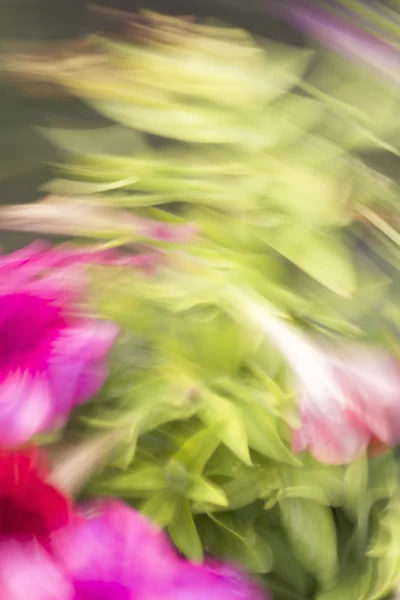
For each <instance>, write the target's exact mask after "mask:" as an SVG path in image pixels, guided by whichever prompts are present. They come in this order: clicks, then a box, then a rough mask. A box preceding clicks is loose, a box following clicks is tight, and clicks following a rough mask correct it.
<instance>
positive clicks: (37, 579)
mask: <svg viewBox="0 0 400 600" xmlns="http://www.w3.org/2000/svg"><path fill="white" fill-rule="evenodd" d="M0 590H1V598H2V600H25V599H26V598H29V600H132V599H135V600H204V598H207V600H262V598H264V597H265V596H264V595H263V594H262V593H261V591H260V589H259V588H258V587H257V586H255V584H254V583H252V582H251V581H250V580H249V579H248V578H247V577H246V576H245V575H244V574H242V573H240V572H239V571H238V570H236V569H233V568H231V567H229V566H227V565H224V564H222V563H215V564H212V563H209V564H205V565H195V564H192V563H190V562H188V561H185V560H184V559H182V558H180V557H179V556H178V555H177V554H176V553H175V551H174V549H173V547H172V545H171V544H170V543H169V541H168V539H167V538H166V536H165V535H164V534H163V533H162V532H161V531H160V530H158V529H157V528H156V527H155V526H154V525H153V524H152V523H150V522H149V521H148V520H147V519H145V518H144V517H143V516H142V515H140V514H139V513H138V512H136V511H134V510H133V509H132V508H130V507H128V506H126V505H124V504H122V503H120V502H118V501H113V500H112V501H106V502H97V503H94V504H92V505H90V506H88V507H87V509H86V511H84V512H83V514H81V515H80V516H79V515H78V517H77V519H76V520H73V521H72V522H71V523H70V524H69V525H68V526H66V527H65V528H63V529H58V530H57V531H56V532H55V533H54V536H53V539H52V552H51V554H50V553H47V552H46V551H45V550H44V549H43V548H42V547H41V546H40V545H39V546H38V545H35V546H33V544H31V543H30V542H21V541H17V540H7V541H0ZM27 590H29V594H27Z"/></svg>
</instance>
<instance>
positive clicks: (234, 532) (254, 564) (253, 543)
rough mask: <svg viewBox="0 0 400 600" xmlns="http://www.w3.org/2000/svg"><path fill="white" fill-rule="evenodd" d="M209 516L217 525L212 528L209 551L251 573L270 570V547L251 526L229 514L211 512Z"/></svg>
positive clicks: (271, 561)
mask: <svg viewBox="0 0 400 600" xmlns="http://www.w3.org/2000/svg"><path fill="white" fill-rule="evenodd" d="M210 518H211V519H212V521H213V522H214V523H215V525H216V526H217V527H216V528H214V529H213V530H212V535H211V540H212V543H211V547H210V548H209V550H210V551H211V552H213V553H214V554H216V555H217V556H220V557H221V558H222V557H226V558H227V559H230V560H232V561H234V562H236V563H238V564H240V565H242V567H243V568H244V569H247V570H249V571H250V572H251V573H267V572H268V571H270V570H271V568H272V565H273V554H272V551H271V548H270V547H269V545H268V542H267V540H265V539H264V538H263V537H261V536H259V535H258V534H257V533H256V531H255V530H254V528H253V527H251V526H249V525H247V524H244V523H241V522H240V521H239V520H238V519H237V518H235V517H234V516H233V515H230V514H229V515H228V514H218V516H216V515H215V514H213V515H210Z"/></svg>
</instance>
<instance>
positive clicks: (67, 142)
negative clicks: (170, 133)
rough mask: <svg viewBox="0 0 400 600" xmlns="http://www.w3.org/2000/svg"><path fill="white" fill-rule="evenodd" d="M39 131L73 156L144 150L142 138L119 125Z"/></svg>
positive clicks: (40, 129) (54, 128)
mask: <svg viewBox="0 0 400 600" xmlns="http://www.w3.org/2000/svg"><path fill="white" fill-rule="evenodd" d="M39 131H40V133H41V134H42V135H44V136H45V137H46V138H47V139H49V140H50V141H51V142H53V144H55V145H56V146H58V147H59V148H61V149H62V150H65V151H66V152H70V153H73V154H92V153H94V154H112V155H121V154H133V153H136V152H142V151H144V150H146V148H147V145H146V144H145V142H144V139H143V137H142V136H141V135H140V134H139V133H138V132H136V131H132V129H126V128H124V127H120V126H119V125H113V126H111V127H110V126H108V127H100V128H97V129H94V128H92V129H83V128H82V127H79V129H73V128H72V127H67V128H65V127H51V128H46V129H42V128H39Z"/></svg>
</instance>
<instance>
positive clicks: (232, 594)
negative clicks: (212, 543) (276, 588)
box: [160, 562, 267, 600]
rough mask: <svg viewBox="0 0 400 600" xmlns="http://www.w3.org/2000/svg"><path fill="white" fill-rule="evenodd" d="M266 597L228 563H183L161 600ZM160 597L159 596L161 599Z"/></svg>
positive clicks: (224, 599) (246, 599)
mask: <svg viewBox="0 0 400 600" xmlns="http://www.w3.org/2000/svg"><path fill="white" fill-rule="evenodd" d="M204 598H206V599H207V600H263V599H264V600H267V596H266V594H263V593H262V592H261V589H260V588H259V587H257V586H256V585H255V584H254V583H253V582H252V581H251V580H250V579H248V578H247V577H246V576H245V575H244V574H243V573H242V572H240V571H238V570H237V569H235V568H232V567H231V566H230V565H226V564H224V563H218V562H209V563H206V564H204V565H195V564H192V563H189V562H187V563H184V564H182V566H181V568H180V569H179V570H178V571H177V573H176V578H175V580H174V582H173V585H172V586H171V589H170V591H169V593H168V594H167V595H165V596H164V597H163V600H204ZM160 600H161V599H160Z"/></svg>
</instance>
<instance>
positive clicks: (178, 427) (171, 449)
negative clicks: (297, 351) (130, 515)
mask: <svg viewBox="0 0 400 600" xmlns="http://www.w3.org/2000/svg"><path fill="white" fill-rule="evenodd" d="M137 32H138V36H137V39H135V40H132V43H128V42H124V43H122V42H120V41H115V40H105V39H96V40H94V41H93V44H94V47H95V49H96V52H97V54H98V58H99V60H98V61H95V62H94V63H91V64H90V67H87V66H85V65H86V63H85V62H84V61H82V64H80V65H79V64H77V65H75V67H74V68H73V69H69V70H65V69H64V70H63V69H62V68H57V66H56V65H54V69H53V77H54V80H56V81H57V83H58V84H59V85H62V86H65V87H66V88H68V90H69V91H70V92H72V93H73V94H76V95H77V96H79V97H80V98H82V99H84V100H85V101H86V102H87V103H88V104H89V105H91V106H92V107H93V108H94V109H96V110H97V111H98V112H100V113H101V114H102V115H104V116H106V117H108V118H109V119H110V120H111V121H114V122H115V124H113V125H110V126H109V127H106V128H104V129H103V130H99V131H97V132H96V133H95V134H93V131H87V132H85V131H79V130H77V131H75V132H73V131H72V130H70V129H68V128H63V127H60V126H57V124H56V125H55V126H54V127H52V128H50V129H48V130H47V131H46V132H45V135H47V136H48V137H49V138H50V139H51V140H52V141H53V142H55V143H56V144H58V145H59V146H60V147H61V148H62V149H63V150H64V151H65V162H64V163H63V164H62V165H60V166H59V168H58V178H57V179H54V180H53V181H51V182H50V183H49V184H48V185H47V186H46V190H47V191H49V192H52V193H55V194H58V195H62V196H65V197H66V198H68V197H71V198H74V197H84V198H85V202H86V203H87V206H89V207H90V206H92V207H93V209H95V208H96V207H99V206H101V207H104V206H107V207H112V208H115V209H121V208H123V209H125V210H128V211H132V212H134V213H135V214H136V215H138V216H145V217H152V218H155V219H157V220H158V221H163V222H166V223H169V222H179V223H182V222H183V223H185V222H186V223H194V224H195V225H196V226H197V229H198V236H197V238H196V239H194V240H193V241H192V242H189V243H188V244H185V245H183V244H182V245H181V246H179V245H178V244H177V243H168V242H166V243H165V244H164V245H163V246H162V248H161V249H160V248H158V250H159V251H160V256H161V257H162V259H161V264H160V266H159V267H158V268H157V269H156V271H155V273H154V274H152V275H149V274H148V273H143V272H141V271H140V270H137V271H133V270H132V269H131V268H126V269H123V268H121V270H120V271H116V269H115V268H113V269H110V270H108V269H103V268H101V269H94V271H93V295H94V297H95V298H96V302H97V307H98V309H99V311H100V312H101V313H102V314H104V315H105V316H107V317H108V318H111V319H113V320H115V321H116V322H118V323H119V324H120V325H121V328H122V331H123V334H122V335H121V337H120V340H119V342H118V345H117V346H116V348H115V351H114V358H113V365H112V371H111V377H110V379H109V381H108V383H107V385H106V387H105V389H104V390H103V391H102V393H101V395H100V396H99V398H98V399H96V401H94V402H93V403H92V404H90V405H88V406H86V407H85V408H84V409H82V410H80V411H78V412H77V414H76V418H75V420H74V422H73V423H72V429H78V428H79V427H83V428H84V429H85V428H87V427H89V428H97V429H101V428H112V427H117V426H118V425H120V424H122V423H123V424H124V425H126V424H130V423H131V427H130V435H129V436H128V437H127V439H126V441H125V443H124V444H122V445H121V451H120V453H119V455H118V456H117V457H116V459H115V461H114V463H113V464H111V465H108V466H107V467H106V468H105V469H104V470H103V471H102V472H101V473H99V474H98V476H97V477H96V479H95V480H93V481H92V482H91V485H90V486H89V488H88V490H87V493H96V494H103V495H118V496H121V497H122V498H124V499H126V500H127V501H128V502H130V503H132V504H133V505H134V506H137V507H139V508H140V509H141V510H142V511H143V512H144V513H145V514H147V515H148V516H150V517H151V518H153V519H154V520H155V521H157V522H158V523H160V524H161V525H162V526H163V527H165V528H166V529H167V530H168V532H169V534H170V536H171V538H172V539H173V541H174V542H175V544H176V545H177V547H178V548H179V549H180V551H181V552H182V553H184V554H186V555H188V556H190V557H191V558H192V559H194V560H199V559H201V557H202V556H203V553H204V552H210V553H212V554H214V555H217V556H223V557H224V558H230V559H232V560H233V561H236V562H238V563H240V564H241V565H242V566H244V567H246V568H248V569H249V570H250V571H252V572H253V573H256V574H258V575H259V576H261V577H263V578H265V579H266V581H267V584H268V586H269V588H270V589H271V590H272V592H273V593H274V597H276V598H282V600H284V599H288V600H289V599H291V598H292V599H293V598H298V599H303V598H304V599H306V598H318V600H334V599H336V598H339V597H340V598H346V599H347V598H349V599H352V600H373V599H378V598H384V597H385V596H386V595H387V594H388V593H389V592H391V590H393V588H394V587H395V585H396V584H397V580H398V578H399V576H400V562H399V560H400V553H399V551H400V546H399V545H398V542H397V540H398V533H399V532H397V529H396V528H397V526H398V524H399V523H400V521H399V519H398V494H399V489H398V474H397V466H396V462H395V459H394V457H393V455H392V454H391V453H388V454H386V455H384V456H382V457H378V458H374V459H370V460H367V459H366V458H363V459H362V460H360V461H359V462H356V463H354V464H351V465H349V466H348V467H330V466H324V465H320V464H318V463H316V462H315V461H314V460H311V459H310V458H309V457H308V456H304V457H300V458H299V457H295V456H294V455H293V453H292V452H291V449H290V426H291V425H293V423H294V420H295V418H296V410H295V395H296V390H295V389H293V385H292V381H291V377H290V374H289V373H288V371H287V367H286V365H285V364H284V363H283V361H282V360H281V358H280V357H279V356H278V355H277V352H276V350H275V349H274V348H273V347H272V346H271V345H270V343H269V342H268V340H266V339H265V337H264V335H263V334H262V332H260V327H259V325H258V323H257V320H256V319H254V320H253V319H252V317H251V315H249V314H248V313H246V311H243V307H242V306H241V304H240V302H238V301H237V295H236V292H237V290H240V291H241V294H242V296H241V297H246V294H257V297H258V298H261V301H262V302H265V303H267V304H268V306H272V307H274V308H275V309H276V310H278V311H280V313H281V314H283V315H284V316H285V317H287V318H291V319H292V320H293V321H295V322H296V323H297V325H298V326H299V327H302V328H304V329H311V330H318V331H323V332H324V333H325V335H333V336H338V335H341V336H342V337H349V338H353V337H359V338H362V339H370V340H376V339H379V341H381V342H382V343H386V344H388V345H390V347H391V348H393V347H395V348H396V349H397V343H396V340H395V337H394V335H393V330H394V329H397V327H398V324H399V323H400V315H399V312H398V308H397V306H398V290H397V287H398V286H396V281H395V274H396V267H395V265H396V261H397V256H398V252H399V249H398V244H399V236H398V233H397V231H396V224H397V222H398V221H397V220H398V215H397V196H398V188H397V187H396V182H395V181H394V180H391V179H389V178H387V177H384V176H383V175H382V174H381V173H379V171H378V169H377V167H376V166H375V167H373V166H372V165H371V163H370V162H369V161H367V160H366V158H365V156H364V155H363V154H362V153H361V151H364V150H367V149H368V150H371V149H373V150H375V151H376V150H378V151H380V152H381V151H385V152H394V153H395V154H396V153H397V147H396V136H397V134H398V127H397V125H398V123H397V121H396V112H395V111H394V110H393V111H392V106H393V107H394V106H395V104H396V101H397V96H396V95H395V94H394V91H393V90H392V89H391V88H390V86H384V85H383V84H382V85H381V84H378V83H376V82H375V80H372V79H365V80H363V82H362V85H361V83H360V81H359V80H358V79H357V78H354V79H353V80H352V79H351V77H348V74H347V73H345V72H344V70H343V71H338V70H337V64H336V63H335V67H334V68H333V67H332V66H331V67H329V60H328V61H326V62H325V61H324V59H323V57H321V56H317V59H318V61H319V62H318V65H319V68H313V64H314V63H313V62H311V59H312V57H311V54H310V53H309V52H308V51H307V52H306V51H304V52H300V51H299V50H298V49H293V48H288V47H283V46H278V45H273V44H265V43H262V42H261V41H259V40H253V39H252V38H250V36H248V35H247V34H246V33H245V32H242V31H236V30H232V29H230V28H225V27H219V26H208V25H194V24H193V23H191V22H189V21H186V20H177V19H169V18H166V17H162V16H159V15H153V14H150V15H144V16H143V17H141V20H140V19H139V24H138V27H137ZM321 61H322V62H321ZM342 67H343V69H345V68H346V69H350V70H351V68H350V67H348V66H347V65H342ZM328 68H330V71H328V70H327V69H328ZM329 73H332V74H333V75H332V78H329V76H328V74H329ZM343 81H346V85H344V83H343ZM363 86H364V87H363ZM371 106H372V107H373V108H374V111H375V112H371ZM89 214H90V213H89ZM85 226H87V228H88V230H89V228H90V223H87V224H85ZM94 234H95V232H94ZM111 242H112V243H115V244H118V243H121V240H111ZM149 243H150V242H149ZM145 248H146V249H147V246H145V245H144V244H143V245H142V246H140V247H139V248H138V249H139V250H143V249H145ZM397 521H398V523H397Z"/></svg>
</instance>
